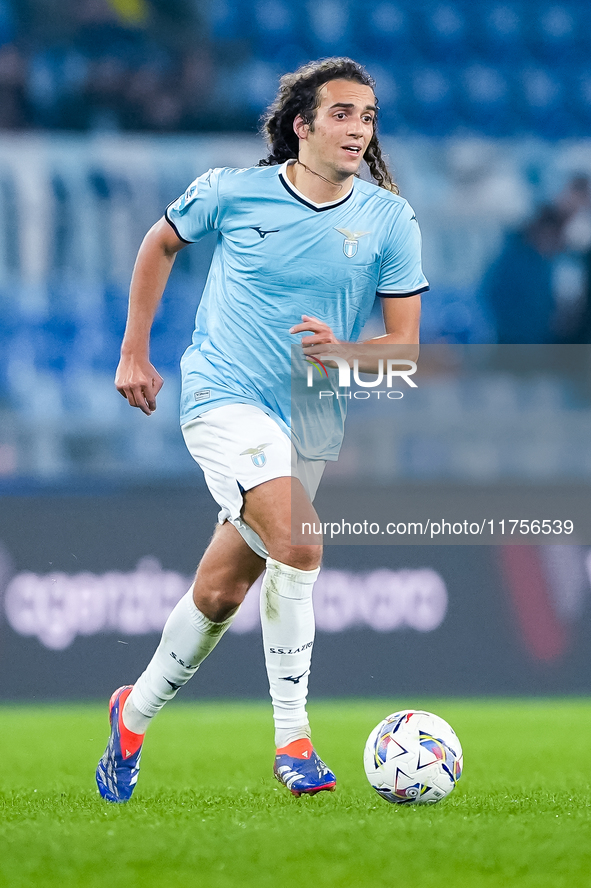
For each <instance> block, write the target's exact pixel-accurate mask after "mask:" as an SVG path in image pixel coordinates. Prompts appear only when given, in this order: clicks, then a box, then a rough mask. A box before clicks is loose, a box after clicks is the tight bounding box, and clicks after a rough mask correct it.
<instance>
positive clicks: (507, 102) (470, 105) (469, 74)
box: [458, 63, 515, 137]
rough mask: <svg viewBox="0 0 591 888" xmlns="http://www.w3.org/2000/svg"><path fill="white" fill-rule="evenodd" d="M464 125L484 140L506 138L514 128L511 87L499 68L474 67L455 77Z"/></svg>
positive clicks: (465, 69) (479, 65)
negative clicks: (480, 135) (474, 130)
mask: <svg viewBox="0 0 591 888" xmlns="http://www.w3.org/2000/svg"><path fill="white" fill-rule="evenodd" d="M458 81H459V86H460V88H461V89H460V90H458V92H460V96H461V97H460V103H461V109H462V114H463V117H464V120H465V122H466V123H467V124H468V126H469V127H470V128H472V129H476V130H479V131H480V132H482V133H484V134H485V135H487V136H492V137H495V136H507V135H510V134H511V132H512V131H513V129H514V127H515V120H514V115H513V107H512V100H511V99H512V97H511V87H510V84H509V82H508V79H507V77H506V75H505V73H504V72H503V71H502V70H501V69H500V68H498V67H493V66H491V65H484V64H481V63H477V64H474V65H469V66H467V67H466V68H464V69H463V70H462V71H461V72H460V74H459V77H458Z"/></svg>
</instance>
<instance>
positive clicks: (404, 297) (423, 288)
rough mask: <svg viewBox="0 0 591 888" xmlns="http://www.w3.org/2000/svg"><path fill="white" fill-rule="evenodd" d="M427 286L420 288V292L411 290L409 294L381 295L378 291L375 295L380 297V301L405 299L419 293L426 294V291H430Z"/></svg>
mask: <svg viewBox="0 0 591 888" xmlns="http://www.w3.org/2000/svg"><path fill="white" fill-rule="evenodd" d="M430 289H431V288H430V287H429V284H427V286H426V287H421V289H420V290H412V292H410V293H381V292H380V291H379V290H378V292H377V293H376V296H381V297H382V299H383V298H386V299H406V297H407V296H418V294H419V293H426V292H427V290H430Z"/></svg>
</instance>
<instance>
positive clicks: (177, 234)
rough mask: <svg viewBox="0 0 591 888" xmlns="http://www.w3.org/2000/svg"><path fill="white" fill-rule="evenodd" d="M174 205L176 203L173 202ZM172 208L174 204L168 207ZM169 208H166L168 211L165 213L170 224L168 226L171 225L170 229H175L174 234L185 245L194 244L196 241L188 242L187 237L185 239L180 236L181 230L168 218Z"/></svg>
mask: <svg viewBox="0 0 591 888" xmlns="http://www.w3.org/2000/svg"><path fill="white" fill-rule="evenodd" d="M172 203H174V201H173V202H172ZM171 206H172V204H169V205H168V207H171ZM168 207H166V209H165V211H164V218H165V219H166V221H167V222H168V224H169V225H170V227H171V228H173V229H174V233H175V234H176V236H177V237H178V239H179V240H182V242H183V243H184V244H194V243H195V241H189V240H187V238H186V237H183V236H182V235H181V234H179V230H178V228H177V227H176V225H175V224H174V222H173V221H172V220H171V219H169V218H168Z"/></svg>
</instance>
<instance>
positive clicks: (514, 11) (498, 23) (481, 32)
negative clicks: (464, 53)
mask: <svg viewBox="0 0 591 888" xmlns="http://www.w3.org/2000/svg"><path fill="white" fill-rule="evenodd" d="M473 24H474V34H473V37H472V40H473V43H474V46H475V47H476V49H477V51H478V54H479V56H480V57H481V58H482V59H488V60H490V61H492V62H506V61H513V60H517V59H519V60H521V61H523V58H524V55H526V54H527V49H526V44H525V38H524V30H525V27H524V11H523V8H522V6H521V4H520V3H518V2H514V0H506V2H503V0H500V2H497V3H493V4H492V5H489V4H488V3H483V4H477V5H476V6H475V7H474V23H473Z"/></svg>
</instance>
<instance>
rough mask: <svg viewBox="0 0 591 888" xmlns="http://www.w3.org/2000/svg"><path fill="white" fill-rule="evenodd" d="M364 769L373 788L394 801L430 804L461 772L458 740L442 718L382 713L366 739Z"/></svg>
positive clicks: (444, 793) (449, 789)
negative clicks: (381, 719) (379, 720)
mask: <svg viewBox="0 0 591 888" xmlns="http://www.w3.org/2000/svg"><path fill="white" fill-rule="evenodd" d="M363 764H364V767H365V773H366V775H367V779H368V780H369V782H370V784H371V785H372V786H373V788H374V789H375V791H376V792H377V793H378V795H380V796H381V797H382V798H383V799H386V801H387V802H393V803H394V804H396V805H409V804H413V805H432V804H434V803H435V802H439V801H441V799H443V798H445V796H447V795H449V794H450V792H452V790H453V789H454V788H455V785H456V783H457V782H458V780H459V779H460V777H461V776H462V767H463V753H462V747H461V744H460V741H459V740H458V737H457V735H456V733H455V731H454V730H453V728H452V727H451V726H450V725H448V723H447V722H446V721H444V720H443V719H442V718H439V716H438V715H433V713H431V712H424V711H423V710H420V709H405V710H404V711H401V712H394V713H392V715H389V716H387V718H385V719H384V720H383V721H381V722H380V723H379V725H377V726H376V727H375V728H374V729H373V731H372V732H371V734H370V735H369V737H368V740H367V743H366V744H365V751H364V753H363Z"/></svg>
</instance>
